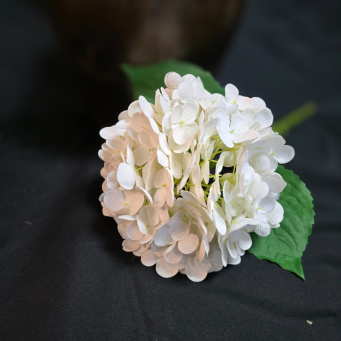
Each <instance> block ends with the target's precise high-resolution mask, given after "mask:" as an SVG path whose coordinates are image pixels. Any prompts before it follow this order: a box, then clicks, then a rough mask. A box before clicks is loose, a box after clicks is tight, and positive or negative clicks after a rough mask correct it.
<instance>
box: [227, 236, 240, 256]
mask: <svg viewBox="0 0 341 341" xmlns="http://www.w3.org/2000/svg"><path fill="white" fill-rule="evenodd" d="M226 246H227V249H228V251H229V254H230V256H231V257H232V258H237V257H238V253H237V250H236V247H235V246H234V244H233V243H232V242H231V241H230V240H227V241H226Z"/></svg>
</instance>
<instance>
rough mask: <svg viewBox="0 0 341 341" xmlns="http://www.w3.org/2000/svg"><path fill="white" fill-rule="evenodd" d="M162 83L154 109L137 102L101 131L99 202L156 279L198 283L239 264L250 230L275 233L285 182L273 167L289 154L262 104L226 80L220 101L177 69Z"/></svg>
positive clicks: (291, 152)
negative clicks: (178, 276)
mask: <svg viewBox="0 0 341 341" xmlns="http://www.w3.org/2000/svg"><path fill="white" fill-rule="evenodd" d="M165 84H166V86H167V88H166V89H163V88H161V91H159V90H157V91H156V96H155V105H154V104H151V103H148V102H147V100H146V99H145V98H144V97H143V96H140V98H139V100H138V101H135V102H133V103H131V104H130V106H129V107H128V110H126V111H123V112H122V113H121V114H120V115H119V117H118V118H119V122H118V123H117V124H115V125H114V126H112V127H107V128H104V129H102V130H101V132H100V135H101V137H102V138H104V139H105V140H106V142H105V143H104V144H103V145H102V148H101V150H100V151H99V156H100V158H101V159H102V160H103V161H104V168H103V169H102V171H101V175H102V176H103V177H104V179H105V181H104V183H103V194H102V195H101V196H100V201H101V203H102V206H103V213H104V215H106V216H110V217H113V218H114V219H115V220H116V222H117V226H118V230H119V232H120V234H121V236H122V238H123V239H124V241H123V249H124V250H125V251H130V252H133V253H134V255H136V256H140V257H141V261H142V263H143V264H144V265H146V266H153V265H155V264H156V271H157V273H158V274H159V275H160V276H162V277H167V278H168V277H172V276H174V275H175V274H177V273H178V272H180V273H182V274H186V275H187V277H188V278H189V279H191V280H192V281H195V282H199V281H202V280H203V279H204V278H205V277H206V276H207V273H208V272H212V271H218V270H221V269H222V268H223V266H226V265H227V264H239V263H240V260H241V256H243V255H244V253H245V250H248V249H249V248H250V247H251V244H252V240H251V237H250V234H249V233H250V232H255V233H257V234H258V235H260V236H263V237H266V236H268V235H269V234H270V233H271V229H272V228H277V227H279V225H280V222H281V221H282V219H283V213H284V211H283V208H282V206H281V205H280V204H279V203H278V202H277V200H278V198H279V195H280V193H281V192H282V191H283V189H284V187H285V185H286V183H285V181H284V180H283V179H282V177H281V176H280V175H279V174H278V173H275V170H276V167H277V165H278V163H281V164H283V163H286V162H288V161H290V160H291V159H292V158H293V157H294V149H293V148H292V147H290V146H286V145H285V141H284V139H283V138H282V137H281V136H280V135H279V134H277V133H274V132H273V131H272V129H271V125H272V122H273V116H272V113H271V111H270V110H269V109H268V108H266V105H265V102H264V101H263V100H262V99H260V98H257V97H254V98H248V97H243V96H240V95H239V91H238V89H237V88H236V87H235V86H233V85H232V84H228V85H226V87H225V97H224V96H222V95H220V94H210V93H209V92H207V91H206V90H205V89H204V86H203V84H202V82H201V80H200V78H195V77H194V76H192V75H186V76H184V77H181V76H180V75H178V74H177V73H175V72H170V73H168V74H167V75H166V76H165ZM214 165H215V169H214V171H213V172H212V168H214ZM210 169H211V172H210ZM211 173H212V174H211Z"/></svg>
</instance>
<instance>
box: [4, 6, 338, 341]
mask: <svg viewBox="0 0 341 341" xmlns="http://www.w3.org/2000/svg"><path fill="white" fill-rule="evenodd" d="M0 15H1V31H0V42H1V53H0V77H1V78H0V79H1V84H0V92H1V118H0V133H1V141H0V156H1V162H0V179H1V180H0V214H1V218H0V219H1V220H0V271H1V274H0V276H1V277H0V339H1V340H35V341H38V340H96V341H99V340H154V341H155V340H158V341H162V340H341V319H340V313H341V290H340V289H341V270H340V262H341V230H340V228H341V226H340V223H341V220H340V218H341V215H340V211H341V196H340V194H341V175H340V169H341V158H340V156H341V143H340V136H341V119H340V118H341V116H340V115H341V113H340V111H341V97H340V93H341V82H340V80H341V77H340V70H341V65H340V62H341V53H340V51H341V39H340V34H341V27H340V16H341V3H340V1H338V0H336V1H293V0H287V1H263V0H262V1H249V2H248V3H247V5H246V8H245V13H244V16H243V18H242V21H241V24H240V26H239V29H238V32H237V34H236V36H235V38H234V41H233V44H232V46H231V47H230V48H229V49H228V51H227V52H226V55H225V56H224V60H223V62H222V63H221V64H220V65H219V68H218V69H219V72H217V74H216V77H217V79H218V80H219V81H220V82H221V84H226V83H228V82H231V83H234V84H236V85H237V87H238V88H239V89H240V92H241V93H242V94H243V95H249V96H259V97H262V98H264V99H265V100H266V103H267V105H268V107H270V108H271V109H272V111H273V113H274V116H275V118H279V117H281V116H282V115H284V114H285V113H287V112H289V111H290V110H292V109H294V108H296V107H298V106H299V105H301V104H303V103H304V102H306V101H308V100H311V99H313V100H315V101H317V103H318V105H319V108H320V109H319V113H318V115H317V116H316V117H314V118H312V119H310V120H309V121H307V122H306V123H305V124H304V125H302V126H300V127H299V128H297V129H295V130H294V131H292V132H291V134H290V135H289V136H288V138H287V143H288V144H290V145H292V146H294V148H295V150H296V157H295V159H294V160H293V161H292V162H291V163H290V165H289V166H288V167H290V168H291V169H292V170H294V172H295V173H297V174H298V175H299V176H300V177H301V179H302V180H303V181H305V182H306V184H307V186H308V188H309V189H310V190H311V192H312V194H313V197H314V203H315V210H316V223H315V225H314V228H313V234H312V235H311V236H310V238H309V244H308V246H307V249H306V251H305V252H304V255H303V268H304V272H305V276H306V281H303V280H301V279H300V278H298V277H297V276H295V275H294V274H292V273H290V272H288V271H285V270H283V269H281V268H280V267H279V266H278V265H276V264H273V263H270V262H268V261H265V260H258V259H257V258H256V257H254V256H253V255H251V254H246V255H245V257H243V259H242V263H241V264H240V265H239V266H229V267H228V268H226V269H224V270H223V271H221V272H218V273H214V274H209V275H208V278H207V279H206V280H205V281H204V282H202V283H199V284H197V283H192V282H191V281H189V280H188V279H187V278H186V277H185V276H183V275H180V274H179V275H177V276H176V277H174V278H172V279H163V278H161V277H160V276H158V275H157V274H156V272H155V268H147V267H144V266H142V265H141V263H140V260H139V258H135V259H133V256H132V254H130V253H125V252H124V251H122V249H121V242H122V241H121V238H120V236H119V234H118V232H117V231H116V228H115V225H114V222H113V221H112V220H111V219H109V218H106V217H103V216H102V214H101V207H100V205H99V202H98V196H99V195H100V193H101V178H100V175H99V171H100V168H101V167H102V161H100V160H99V159H98V157H97V150H98V149H99V147H100V145H101V143H102V141H101V139H100V137H99V136H98V131H99V129H100V128H101V127H103V126H107V125H111V124H113V123H115V121H116V119H117V114H118V113H119V112H120V111H121V110H123V109H124V108H125V107H126V106H127V105H128V103H129V100H130V99H129V98H125V97H122V96H123V95H122V93H121V90H120V89H121V86H118V87H114V86H111V85H105V84H104V85H94V84H93V83H92V82H91V81H89V80H87V79H85V78H82V77H81V76H79V75H78V74H77V73H76V72H75V71H74V70H73V69H72V68H71V67H70V66H69V65H68V64H67V62H66V61H65V60H64V57H63V56H62V54H61V52H60V49H59V47H58V44H57V42H56V39H55V36H54V34H53V32H52V29H51V27H50V24H49V21H48V19H47V17H46V16H45V15H44V13H43V11H42V10H41V8H40V6H38V4H37V3H35V2H28V1H12V0H2V1H1V3H0ZM212 58H214V56H212ZM25 221H29V222H32V224H33V225H29V224H27V223H25ZM307 320H311V321H312V322H313V325H309V324H308V323H307V322H306V321H307Z"/></svg>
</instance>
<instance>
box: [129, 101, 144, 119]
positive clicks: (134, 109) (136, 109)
mask: <svg viewBox="0 0 341 341" xmlns="http://www.w3.org/2000/svg"><path fill="white" fill-rule="evenodd" d="M137 112H139V113H142V110H141V107H140V103H139V101H134V102H132V103H131V104H130V105H129V107H128V115H129V116H130V117H133V115H134V114H135V113H137Z"/></svg>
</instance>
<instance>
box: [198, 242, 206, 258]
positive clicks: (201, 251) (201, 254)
mask: <svg viewBox="0 0 341 341" xmlns="http://www.w3.org/2000/svg"><path fill="white" fill-rule="evenodd" d="M196 257H197V258H198V260H199V261H200V262H202V260H203V259H204V257H205V243H204V242H203V241H202V242H201V243H200V247H199V248H198V249H197V254H196Z"/></svg>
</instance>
